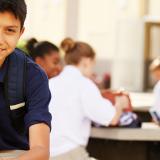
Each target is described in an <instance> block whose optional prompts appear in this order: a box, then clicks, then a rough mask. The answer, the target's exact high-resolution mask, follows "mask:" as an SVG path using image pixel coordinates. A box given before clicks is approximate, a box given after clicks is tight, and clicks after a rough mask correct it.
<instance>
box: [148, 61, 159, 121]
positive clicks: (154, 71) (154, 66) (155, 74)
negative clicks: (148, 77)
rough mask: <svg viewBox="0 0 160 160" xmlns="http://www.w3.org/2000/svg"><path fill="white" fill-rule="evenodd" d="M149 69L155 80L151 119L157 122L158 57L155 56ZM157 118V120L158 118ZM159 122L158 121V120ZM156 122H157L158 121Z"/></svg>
mask: <svg viewBox="0 0 160 160" xmlns="http://www.w3.org/2000/svg"><path fill="white" fill-rule="evenodd" d="M150 71H151V73H152V75H153V77H154V78H155V80H156V81H157V83H156V85H155V86H154V90H153V92H154V97H155V98H154V104H153V106H152V107H151V110H150V111H151V113H152V115H153V116H152V117H153V120H155V122H158V121H159V120H160V58H156V59H154V60H153V61H152V63H151V65H150ZM158 119H159V120H158ZM159 122H160V121H159ZM159 122H158V123H159Z"/></svg>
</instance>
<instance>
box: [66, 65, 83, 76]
mask: <svg viewBox="0 0 160 160" xmlns="http://www.w3.org/2000/svg"><path fill="white" fill-rule="evenodd" d="M64 72H67V73H68V72H71V73H72V74H76V75H80V76H82V73H81V71H80V70H79V69H78V68H77V67H75V66H73V65H66V66H65V67H64Z"/></svg>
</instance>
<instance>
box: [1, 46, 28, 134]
mask: <svg viewBox="0 0 160 160" xmlns="http://www.w3.org/2000/svg"><path fill="white" fill-rule="evenodd" d="M26 70H27V57H26V55H25V54H24V53H23V52H22V51H21V50H19V49H15V51H14V52H13V53H12V54H11V55H10V56H9V57H8V69H7V74H6V77H5V87H4V90H5V98H6V104H7V108H8V111H9V115H10V118H11V123H12V125H13V126H14V128H15V129H16V130H17V131H18V132H19V133H22V132H23V131H24V115H25V112H26V107H25V103H26V98H25V97H26V96H25V95H26Z"/></svg>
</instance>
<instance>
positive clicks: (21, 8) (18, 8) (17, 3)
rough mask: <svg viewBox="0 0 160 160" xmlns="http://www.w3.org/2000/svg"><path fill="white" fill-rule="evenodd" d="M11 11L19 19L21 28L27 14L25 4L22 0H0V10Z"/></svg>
mask: <svg viewBox="0 0 160 160" xmlns="http://www.w3.org/2000/svg"><path fill="white" fill-rule="evenodd" d="M6 11H7V12H11V13H12V14H13V15H14V16H15V17H16V18H18V19H19V20H20V23H21V28H22V27H23V25H24V21H25V19H26V14H27V6H26V3H25V1H24V0H0V12H1V13H3V12H6Z"/></svg>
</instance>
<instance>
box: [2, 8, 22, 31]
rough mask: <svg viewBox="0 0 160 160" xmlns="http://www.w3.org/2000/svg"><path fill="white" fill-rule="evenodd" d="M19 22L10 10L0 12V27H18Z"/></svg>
mask: <svg viewBox="0 0 160 160" xmlns="http://www.w3.org/2000/svg"><path fill="white" fill-rule="evenodd" d="M20 26H21V23H20V20H19V19H18V18H16V17H15V15H14V14H13V13H11V12H7V11H6V12H0V27H18V28H19V27H20Z"/></svg>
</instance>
